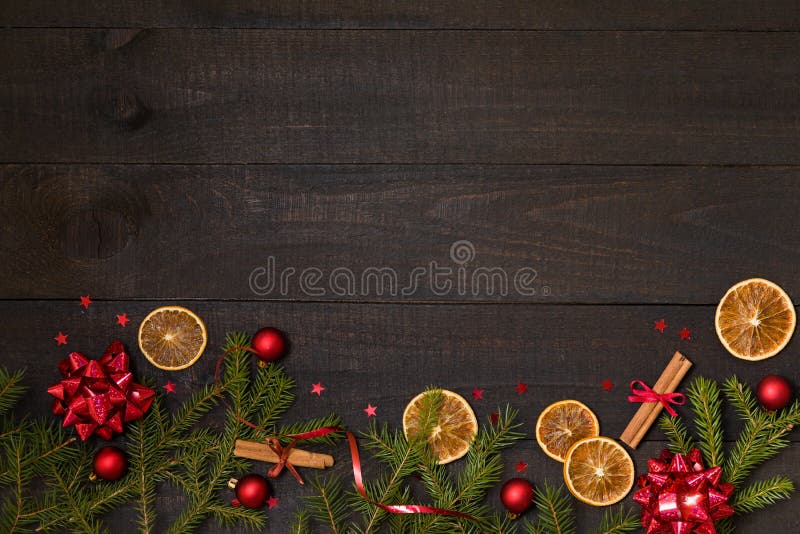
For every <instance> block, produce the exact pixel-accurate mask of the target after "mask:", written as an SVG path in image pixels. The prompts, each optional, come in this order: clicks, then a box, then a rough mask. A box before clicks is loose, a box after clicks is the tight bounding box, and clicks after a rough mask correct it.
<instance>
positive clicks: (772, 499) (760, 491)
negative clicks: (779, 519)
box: [732, 475, 794, 514]
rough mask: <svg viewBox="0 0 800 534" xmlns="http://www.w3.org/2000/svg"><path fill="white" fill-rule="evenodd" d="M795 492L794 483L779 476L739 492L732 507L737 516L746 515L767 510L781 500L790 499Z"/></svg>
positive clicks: (734, 497)
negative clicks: (763, 509) (761, 509)
mask: <svg viewBox="0 0 800 534" xmlns="http://www.w3.org/2000/svg"><path fill="white" fill-rule="evenodd" d="M793 492H794V484H793V483H792V481H791V480H789V479H788V478H786V477H785V476H782V475H778V476H775V477H772V478H770V479H769V480H762V481H759V482H755V483H753V484H751V485H749V486H747V487H746V488H743V489H741V490H737V491H736V492H735V493H734V495H733V502H732V506H733V509H734V510H736V513H737V514H746V513H749V512H752V511H754V510H758V509H760V508H766V507H767V506H769V505H771V504H775V503H776V502H778V501H779V500H783V499H788V498H789V497H791V495H792V493H793Z"/></svg>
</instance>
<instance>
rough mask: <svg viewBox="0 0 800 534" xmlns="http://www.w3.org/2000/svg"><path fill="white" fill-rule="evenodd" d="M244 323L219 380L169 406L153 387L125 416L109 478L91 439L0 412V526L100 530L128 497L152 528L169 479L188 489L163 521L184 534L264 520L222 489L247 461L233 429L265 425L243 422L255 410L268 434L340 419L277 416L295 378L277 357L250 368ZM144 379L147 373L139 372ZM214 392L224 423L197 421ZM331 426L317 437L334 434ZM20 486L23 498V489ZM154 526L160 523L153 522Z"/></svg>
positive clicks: (4, 393) (3, 401)
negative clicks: (137, 411) (94, 474)
mask: <svg viewBox="0 0 800 534" xmlns="http://www.w3.org/2000/svg"><path fill="white" fill-rule="evenodd" d="M249 342H250V339H249V337H248V336H247V334H244V333H232V334H229V335H228V336H227V338H226V343H225V346H224V350H229V351H230V352H229V355H228V356H227V358H226V360H225V363H226V367H225V372H224V374H223V377H222V379H221V381H220V384H219V388H217V387H216V386H215V385H208V386H205V387H204V388H202V389H201V390H200V391H198V392H196V393H194V394H193V395H192V396H191V397H190V399H189V400H187V401H186V402H185V403H184V404H183V406H181V407H180V408H179V409H178V410H176V411H175V412H174V413H172V414H170V413H169V412H168V411H167V410H166V409H165V408H164V406H163V404H162V395H161V394H157V395H156V397H155V399H154V401H153V403H152V405H151V407H150V409H149V410H148V412H147V413H146V414H145V416H144V417H143V418H141V419H139V420H137V421H134V422H132V423H130V424H129V425H128V426H127V432H126V434H125V436H124V441H125V444H126V445H125V448H126V451H127V456H128V461H129V469H128V473H127V475H126V476H125V477H124V478H122V479H121V480H119V481H116V482H98V483H94V484H93V483H89V482H88V478H89V474H90V473H91V463H92V458H93V456H94V447H92V446H91V445H89V444H88V443H79V442H76V441H75V438H66V437H65V436H64V435H63V434H62V431H61V429H60V427H58V426H57V425H56V424H55V423H53V422H37V421H29V420H27V419H23V420H21V421H14V420H13V419H12V418H9V417H5V418H3V420H2V422H1V423H0V424H2V426H1V427H0V490H4V492H3V494H2V495H3V498H4V499H5V500H4V501H3V502H2V507H0V532H18V531H30V530H33V528H34V527H36V530H37V531H42V532H54V531H64V530H70V531H74V532H85V533H90V534H104V533H108V532H110V529H109V528H108V526H107V525H106V523H105V521H104V520H103V517H102V516H103V514H105V513H106V512H108V511H109V510H111V509H113V508H116V507H119V506H123V505H126V504H133V506H134V508H135V510H136V514H137V522H138V532H139V533H141V534H151V533H154V532H156V528H157V527H156V525H157V521H156V519H157V515H156V514H157V510H156V506H155V502H156V494H157V489H158V486H159V484H161V483H162V482H167V483H169V484H172V485H174V486H176V487H179V488H180V489H181V490H183V492H184V493H185V494H186V497H187V499H186V501H187V504H186V507H185V508H184V509H183V510H182V511H181V512H180V513H179V514H178V517H177V519H175V520H174V521H173V523H172V524H170V525H168V526H166V529H165V530H164V531H165V532H167V533H168V534H178V533H180V534H185V533H191V532H194V531H195V530H197V528H198V527H200V526H201V525H202V524H203V523H204V522H205V521H206V520H207V519H209V518H214V519H215V520H216V521H217V522H219V523H220V524H222V525H226V526H232V525H235V524H240V525H244V526H246V527H249V528H251V529H263V528H264V527H265V524H266V517H267V516H266V514H264V512H263V510H254V509H249V508H244V507H238V508H237V507H233V506H231V505H230V502H229V501H228V499H229V498H230V490H229V489H228V488H227V483H228V480H229V479H230V478H231V477H232V476H234V475H236V474H239V473H243V472H248V471H250V470H251V462H250V461H248V460H246V459H243V458H238V457H235V456H234V455H233V450H234V447H235V443H236V440H237V439H242V438H248V437H254V436H258V435H262V436H263V434H264V432H263V431H261V434H259V433H258V432H259V431H254V430H253V429H251V428H250V427H248V426H246V425H245V424H243V423H242V421H241V418H247V419H252V420H256V421H258V422H260V423H262V424H263V425H265V429H266V430H268V431H269V433H272V432H274V434H273V435H277V436H286V435H289V434H294V433H298V432H304V431H307V430H310V429H312V428H316V427H318V426H339V425H340V424H341V421H340V420H339V418H338V417H335V416H327V417H322V418H317V419H313V420H311V421H306V422H300V423H293V424H289V425H281V424H280V418H281V417H282V416H283V415H284V414H285V412H286V411H287V409H288V408H289V406H290V405H291V404H292V401H293V400H294V393H293V389H294V387H295V383H294V381H293V380H292V379H291V378H290V377H289V376H288V375H286V372H285V371H284V370H283V368H282V367H280V366H279V365H276V364H270V365H268V366H266V367H263V368H260V367H259V368H258V371H257V372H256V374H255V376H253V373H252V372H251V369H252V368H253V367H254V365H253V363H252V358H251V357H250V356H249V354H248V353H247V352H246V351H242V350H235V349H234V348H235V347H240V346H247V345H249ZM21 379H22V374H21V373H15V374H10V373H8V372H7V371H5V370H4V369H0V416H2V415H4V414H5V413H8V412H9V411H10V410H11V409H12V408H13V407H14V405H15V401H16V400H18V399H19V397H20V396H21V394H22V392H23V388H22V386H21V385H20V382H21ZM143 382H144V383H145V384H147V383H148V381H147V380H146V379H145V380H143ZM220 394H221V395H223V396H224V398H225V399H226V401H227V405H229V406H230V409H229V410H227V411H226V417H225V419H224V421H225V422H224V426H223V428H222V429H219V428H214V427H212V426H210V425H207V424H206V423H205V417H206V416H207V415H208V414H209V413H210V412H211V411H212V410H213V409H214V408H215V407H217V406H218V403H219V400H220ZM337 437H338V435H329V436H326V437H325V439H320V440H317V441H318V442H322V443H333V442H334V441H335V440H336V439H337ZM37 476H38V477H41V478H42V479H43V482H44V485H45V490H44V492H43V493H42V494H41V495H36V494H34V493H32V492H31V491H30V489H29V485H30V484H29V483H30V482H31V479H32V478H33V477H37ZM22 495H24V496H25V498H22V497H21V496H22ZM158 528H159V531H161V530H162V529H163V527H158Z"/></svg>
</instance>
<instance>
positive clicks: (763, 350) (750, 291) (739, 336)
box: [714, 278, 797, 361]
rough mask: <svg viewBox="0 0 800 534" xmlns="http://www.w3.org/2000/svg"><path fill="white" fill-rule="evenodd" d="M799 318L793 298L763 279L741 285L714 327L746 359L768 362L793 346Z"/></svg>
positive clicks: (719, 308)
mask: <svg viewBox="0 0 800 534" xmlns="http://www.w3.org/2000/svg"><path fill="white" fill-rule="evenodd" d="M796 322H797V317H796V315H795V311H794V305H793V304H792V300H791V299H790V298H789V295H787V294H786V292H785V291H784V290H783V289H781V288H780V287H779V286H778V285H776V284H775V283H773V282H770V281H769V280H764V279H763V278H751V279H749V280H744V281H742V282H739V283H738V284H736V285H735V286H733V287H732V288H730V289H729V290H728V292H727V293H725V296H724V297H722V300H721V301H719V306H717V314H716V316H715V318H714V326H715V327H716V330H717V336H718V337H719V340H720V341H721V342H722V345H723V346H724V347H725V348H726V349H727V350H728V352H730V353H731V354H733V355H734V356H736V357H737V358H741V359H743V360H749V361H757V360H765V359H767V358H770V357H772V356H775V355H776V354H778V353H779V352H780V351H781V350H783V348H784V347H785V346H786V344H787V343H789V339H790V338H791V337H792V333H793V332H794V327H795V323H796Z"/></svg>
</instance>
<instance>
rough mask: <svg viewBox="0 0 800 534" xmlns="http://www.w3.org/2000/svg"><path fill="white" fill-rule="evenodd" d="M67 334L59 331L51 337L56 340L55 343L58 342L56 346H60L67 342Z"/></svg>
mask: <svg viewBox="0 0 800 534" xmlns="http://www.w3.org/2000/svg"><path fill="white" fill-rule="evenodd" d="M67 335H68V334H62V333H61V331H59V332H58V335H57V336H56V337H54V338H53V339H55V340H56V343H58V346H59V347H60V346H61V345H66V344H67Z"/></svg>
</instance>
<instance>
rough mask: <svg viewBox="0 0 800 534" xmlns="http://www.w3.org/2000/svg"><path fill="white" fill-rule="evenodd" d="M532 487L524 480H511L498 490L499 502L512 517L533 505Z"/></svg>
mask: <svg viewBox="0 0 800 534" xmlns="http://www.w3.org/2000/svg"><path fill="white" fill-rule="evenodd" d="M533 495H534V493H533V486H532V485H531V483H530V482H528V481H527V480H525V479H524V478H512V479H510V480H508V481H507V482H506V483H505V484H503V487H502V488H501V489H500V500H501V501H503V506H505V507H506V510H508V511H509V512H510V514H511V516H512V517H516V516H518V515H519V514H521V513H523V512H525V511H526V510H527V509H528V508H530V507H531V505H532V504H533Z"/></svg>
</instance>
